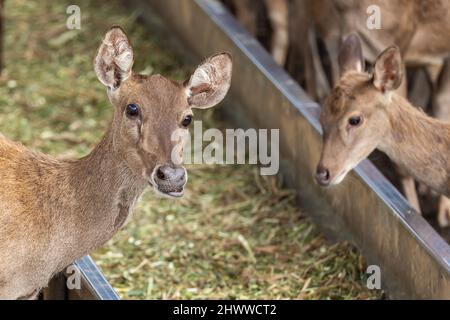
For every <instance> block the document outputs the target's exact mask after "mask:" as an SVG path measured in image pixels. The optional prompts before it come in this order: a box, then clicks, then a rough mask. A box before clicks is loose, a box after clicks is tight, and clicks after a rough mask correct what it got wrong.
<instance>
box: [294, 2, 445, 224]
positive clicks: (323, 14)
mask: <svg viewBox="0 0 450 320" xmlns="http://www.w3.org/2000/svg"><path fill="white" fill-rule="evenodd" d="M374 6H376V8H379V14H380V15H379V18H380V22H381V25H380V27H381V29H375V30H371V29H370V28H369V27H368V25H367V22H368V20H369V15H370V12H372V13H373V11H368V9H369V8H373V7H374ZM290 13H291V17H290V30H289V34H290V39H289V42H290V44H291V52H290V59H289V61H288V70H289V71H290V72H291V73H293V75H294V77H295V78H297V79H298V80H300V81H302V83H304V85H305V87H306V90H307V91H308V93H309V94H310V95H312V96H313V97H314V98H315V99H317V100H319V101H321V102H323V101H324V100H325V97H326V96H327V95H328V94H329V93H330V91H331V88H332V87H333V85H335V84H336V83H337V81H338V80H339V78H340V68H339V58H338V56H339V48H340V46H341V44H342V41H343V39H344V38H345V36H346V35H348V34H351V33H357V34H358V35H359V36H360V40H361V45H362V48H363V53H364V59H365V60H366V61H368V62H370V63H373V62H374V61H375V59H376V57H377V55H378V53H379V52H381V51H382V50H383V49H384V48H386V47H387V46H389V45H391V44H397V45H398V47H399V49H400V52H401V53H402V56H403V61H404V65H405V66H406V67H408V68H417V67H423V68H424V69H425V70H426V74H427V78H428V79H427V82H428V83H422V84H419V86H418V87H419V89H420V91H422V93H420V94H418V95H415V96H411V97H410V99H413V100H414V102H415V103H419V104H422V103H424V101H423V100H424V98H425V97H426V95H427V94H426V93H423V91H424V88H425V87H428V86H430V87H431V88H432V89H431V90H432V93H431V95H432V96H431V100H432V110H430V113H431V115H433V116H434V117H436V118H439V119H441V120H445V121H450V111H449V110H450V106H449V104H448V103H446V101H448V100H450V96H449V95H450V72H449V71H448V69H449V68H450V65H449V61H448V60H449V59H448V58H449V56H450V55H449V53H450V39H449V37H448V34H449V33H450V3H449V2H447V1H440V0H431V1H421V0H406V1H405V0H392V1H384V0H333V1H329V0H294V1H292V2H291V4H290ZM298 15H300V16H301V17H300V18H298ZM430 35H433V36H430ZM316 38H319V39H321V41H322V43H323V46H324V48H325V49H326V52H327V57H328V65H327V66H328V68H326V67H324V65H323V64H322V62H321V61H320V58H319V48H318V47H317V42H316ZM305 44H306V45H305ZM300 61H301V62H300ZM405 72H406V69H405ZM397 91H398V92H399V93H401V94H403V95H404V96H405V97H406V96H407V92H408V89H407V81H403V82H402V84H401V86H400V87H399V88H398V89H397ZM416 97H418V98H419V99H416ZM426 102H428V101H426ZM424 107H425V106H424ZM397 172H398V173H399V177H400V183H401V187H402V189H403V193H404V194H405V196H406V197H407V199H408V201H409V202H410V203H411V205H412V206H413V207H414V208H415V209H416V210H417V211H418V212H419V213H420V212H421V208H420V203H419V197H418V195H417V191H416V185H415V182H414V180H413V179H412V178H411V177H410V176H408V175H407V174H406V173H405V172H404V171H403V170H402V169H401V168H398V170H397ZM422 189H423V188H422ZM437 218H438V222H439V225H440V226H441V227H446V226H449V225H450V199H448V198H446V197H443V196H442V197H440V200H439V207H438V214H437Z"/></svg>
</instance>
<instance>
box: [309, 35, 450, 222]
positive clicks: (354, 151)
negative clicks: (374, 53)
mask: <svg viewBox="0 0 450 320" xmlns="http://www.w3.org/2000/svg"><path fill="white" fill-rule="evenodd" d="M339 61H340V68H341V71H342V75H341V78H340V80H339V81H338V83H337V85H336V86H335V87H334V89H333V90H332V92H331V94H330V95H329V96H328V98H327V99H326V102H325V104H324V106H323V108H322V113H321V116H320V122H321V124H322V127H323V132H324V134H323V149H322V155H321V159H320V163H319V165H318V167H317V172H316V180H317V182H318V183H319V184H320V185H322V186H329V185H335V184H338V183H340V182H341V181H342V180H343V179H344V178H345V176H346V174H347V173H348V172H349V171H350V170H352V169H353V168H354V167H355V166H356V165H357V164H358V163H359V162H360V161H361V160H363V159H364V158H366V157H367V156H368V155H369V154H370V153H371V152H372V151H374V150H375V149H376V148H378V149H379V150H381V151H383V152H385V153H386V154H387V155H388V156H389V157H390V158H391V159H392V160H393V161H394V162H395V163H396V164H398V165H399V166H400V167H402V168H404V169H406V170H407V172H408V173H409V174H410V175H411V176H413V177H414V178H416V179H417V180H418V181H421V182H422V183H424V184H426V185H428V186H429V187H431V188H432V189H434V190H436V191H437V192H439V193H441V194H443V195H446V196H450V161H448V159H449V157H450V123H445V122H442V121H440V120H437V119H434V118H431V117H429V116H427V115H426V114H425V113H423V112H422V111H421V110H419V109H416V108H414V107H413V106H412V105H410V104H409V102H408V101H407V100H406V99H404V98H403V97H402V96H400V95H399V94H397V93H396V92H394V90H395V89H397V88H398V87H399V86H400V84H401V82H402V75H403V74H402V73H403V63H402V60H401V55H400V51H399V49H398V47H395V46H393V47H389V48H388V49H386V50H385V51H384V52H383V53H381V54H380V55H379V56H378V58H377V59H376V62H375V65H374V68H373V74H372V75H370V74H367V73H365V72H364V71H363V70H364V64H363V58H362V48H361V43H360V40H359V38H358V36H356V35H351V36H349V37H348V38H347V39H346V40H345V42H344V44H343V46H342V49H341V52H340V57H339ZM443 218H446V219H450V215H447V216H446V217H441V219H443ZM441 222H443V221H441Z"/></svg>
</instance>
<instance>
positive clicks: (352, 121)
mask: <svg viewBox="0 0 450 320" xmlns="http://www.w3.org/2000/svg"><path fill="white" fill-rule="evenodd" d="M361 122H362V117H360V116H357V117H351V118H350V119H348V124H349V125H351V126H352V127H356V126H359V125H360V124H361Z"/></svg>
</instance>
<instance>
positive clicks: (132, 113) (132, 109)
mask: <svg viewBox="0 0 450 320" xmlns="http://www.w3.org/2000/svg"><path fill="white" fill-rule="evenodd" d="M126 112H127V116H129V117H137V116H138V115H139V107H138V106H137V105H135V104H134V103H131V104H129V105H127V109H126Z"/></svg>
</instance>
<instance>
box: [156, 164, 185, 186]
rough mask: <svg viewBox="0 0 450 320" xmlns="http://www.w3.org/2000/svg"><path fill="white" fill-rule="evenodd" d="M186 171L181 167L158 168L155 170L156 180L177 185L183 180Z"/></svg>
mask: <svg viewBox="0 0 450 320" xmlns="http://www.w3.org/2000/svg"><path fill="white" fill-rule="evenodd" d="M185 176H186V170H184V168H181V167H176V168H173V167H171V166H167V165H166V166H160V167H158V169H157V170H156V178H157V179H158V180H160V181H164V182H172V183H175V184H176V183H178V182H183V183H184V180H185Z"/></svg>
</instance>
